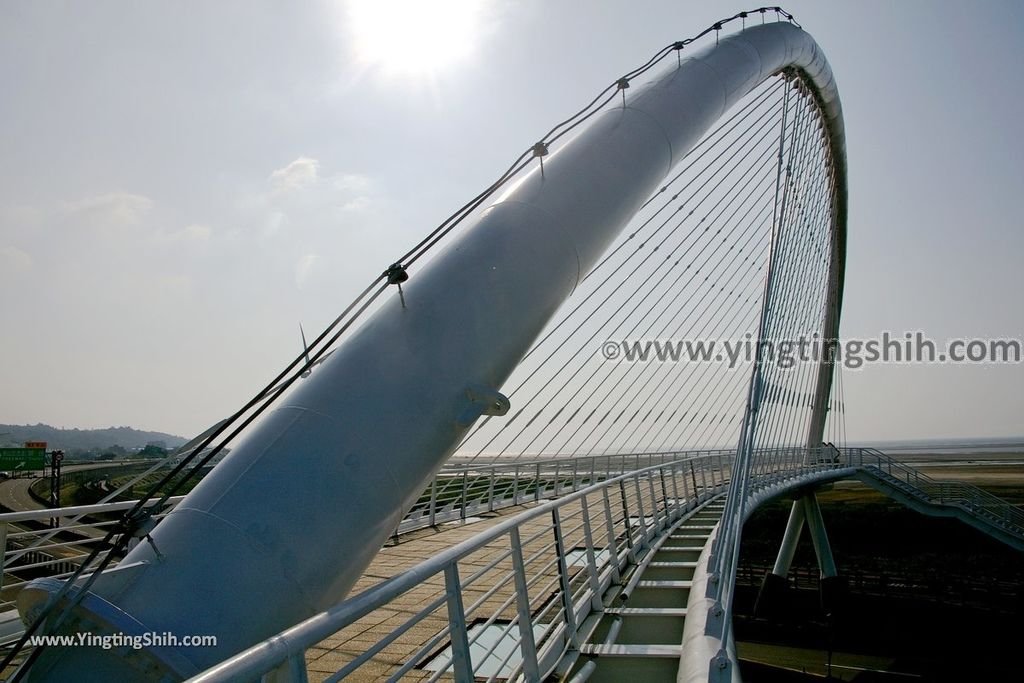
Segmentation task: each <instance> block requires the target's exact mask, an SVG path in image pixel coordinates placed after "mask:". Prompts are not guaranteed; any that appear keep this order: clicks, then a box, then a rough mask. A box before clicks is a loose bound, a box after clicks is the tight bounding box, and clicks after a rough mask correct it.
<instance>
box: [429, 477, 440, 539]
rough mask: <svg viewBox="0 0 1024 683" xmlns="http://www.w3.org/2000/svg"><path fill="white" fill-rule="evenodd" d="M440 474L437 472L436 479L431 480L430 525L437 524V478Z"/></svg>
mask: <svg viewBox="0 0 1024 683" xmlns="http://www.w3.org/2000/svg"><path fill="white" fill-rule="evenodd" d="M439 476H440V475H438V474H435V475H434V480H433V481H432V482H430V526H436V524H437V478H438V477H439Z"/></svg>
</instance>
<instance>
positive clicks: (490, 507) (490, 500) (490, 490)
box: [487, 465, 498, 512]
mask: <svg viewBox="0 0 1024 683" xmlns="http://www.w3.org/2000/svg"><path fill="white" fill-rule="evenodd" d="M497 476H498V473H497V468H495V467H494V465H491V483H490V484H488V485H487V511H488V512H494V479H495V478H496V477H497Z"/></svg>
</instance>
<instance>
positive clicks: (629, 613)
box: [604, 607, 686, 617]
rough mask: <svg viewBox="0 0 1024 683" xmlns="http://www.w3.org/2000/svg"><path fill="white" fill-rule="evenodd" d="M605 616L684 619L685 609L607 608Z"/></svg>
mask: <svg viewBox="0 0 1024 683" xmlns="http://www.w3.org/2000/svg"><path fill="white" fill-rule="evenodd" d="M604 611H605V614H614V615H617V616H620V617H685V616H686V608H685V607H608V608H606V609H605V610H604Z"/></svg>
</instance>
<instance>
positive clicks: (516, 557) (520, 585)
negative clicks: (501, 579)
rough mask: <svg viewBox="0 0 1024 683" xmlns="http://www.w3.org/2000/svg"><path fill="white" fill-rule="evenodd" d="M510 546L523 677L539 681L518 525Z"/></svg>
mask: <svg viewBox="0 0 1024 683" xmlns="http://www.w3.org/2000/svg"><path fill="white" fill-rule="evenodd" d="M509 542H510V544H511V547H512V573H513V576H514V581H515V585H516V612H517V613H518V615H519V649H520V652H521V653H522V655H523V678H524V679H525V680H526V681H528V682H529V683H537V682H538V681H540V667H539V666H538V664H537V642H536V640H535V639H534V636H533V612H532V611H531V610H530V593H529V588H528V586H527V585H526V565H525V564H524V562H523V542H522V540H521V539H520V538H519V527H513V528H512V530H511V531H510V532H509Z"/></svg>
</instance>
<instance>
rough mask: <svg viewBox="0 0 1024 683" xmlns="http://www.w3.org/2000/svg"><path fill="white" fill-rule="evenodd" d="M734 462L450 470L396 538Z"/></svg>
mask: <svg viewBox="0 0 1024 683" xmlns="http://www.w3.org/2000/svg"><path fill="white" fill-rule="evenodd" d="M720 455H721V456H726V457H731V456H732V451H731V450H697V451H682V452H681V451H652V452H645V453H629V454H619V455H601V456H581V457H560V458H541V459H510V460H508V461H505V462H502V461H500V460H499V461H497V462H492V463H486V464H469V465H460V464H458V463H455V464H453V465H449V466H446V467H444V468H442V470H441V471H440V472H439V473H438V474H437V475H436V476H435V477H434V479H433V480H432V481H431V483H430V485H429V486H428V487H427V489H426V490H425V491H424V493H423V495H422V496H420V499H419V500H418V501H417V502H416V504H415V505H413V507H412V509H411V510H409V512H408V513H407V514H406V516H405V517H404V518H403V519H402V521H401V523H400V524H399V525H398V528H397V529H396V530H395V533H396V535H397V534H401V533H406V532H409V531H413V530H415V529H420V528H424V527H430V526H436V525H438V524H441V523H444V522H450V521H455V520H465V519H466V518H467V517H469V516H472V515H475V514H480V513H484V512H495V511H498V510H501V509H504V508H508V507H514V506H516V505H522V504H523V503H527V502H531V501H532V502H539V501H541V500H549V499H551V498H557V497H558V496H561V495H564V494H566V493H571V492H574V491H578V490H580V489H582V488H585V487H587V486H590V485H591V484H594V483H597V482H599V481H603V480H605V479H608V478H611V477H616V476H619V475H622V474H626V473H627V472H634V471H637V470H640V469H643V468H645V467H653V466H655V465H659V464H664V463H666V462H671V461H673V460H679V459H680V458H696V457H701V456H720Z"/></svg>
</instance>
